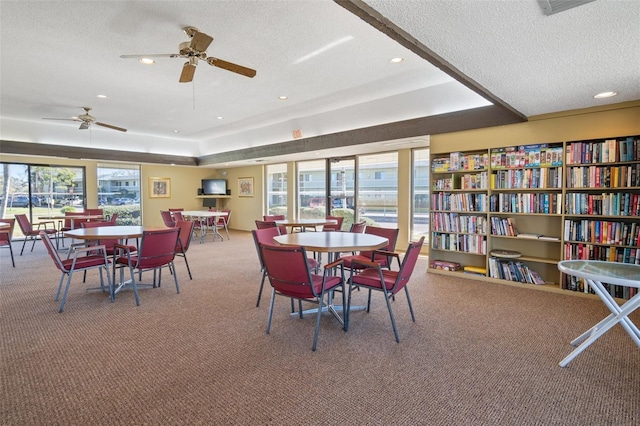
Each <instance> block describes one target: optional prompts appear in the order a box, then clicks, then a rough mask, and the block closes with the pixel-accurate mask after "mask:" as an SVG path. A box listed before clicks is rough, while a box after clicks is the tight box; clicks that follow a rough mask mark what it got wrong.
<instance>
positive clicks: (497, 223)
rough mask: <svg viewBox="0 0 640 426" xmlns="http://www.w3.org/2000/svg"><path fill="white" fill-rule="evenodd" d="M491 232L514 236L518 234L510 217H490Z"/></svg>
mask: <svg viewBox="0 0 640 426" xmlns="http://www.w3.org/2000/svg"><path fill="white" fill-rule="evenodd" d="M490 220H491V234H492V235H504V236H508V237H515V236H516V235H518V228H516V224H515V220H514V219H513V218H510V217H497V216H492V217H491V219H490Z"/></svg>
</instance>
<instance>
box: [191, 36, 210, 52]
mask: <svg viewBox="0 0 640 426" xmlns="http://www.w3.org/2000/svg"><path fill="white" fill-rule="evenodd" d="M212 41H213V37H211V36H210V35H207V34H205V33H201V32H196V33H195V34H194V35H193V38H192V39H191V48H192V49H193V50H196V51H198V52H204V51H206V50H207V48H208V47H209V45H210V44H211V42H212Z"/></svg>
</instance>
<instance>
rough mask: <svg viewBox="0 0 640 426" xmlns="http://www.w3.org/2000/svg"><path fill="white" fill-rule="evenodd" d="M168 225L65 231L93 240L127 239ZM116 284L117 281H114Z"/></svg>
mask: <svg viewBox="0 0 640 426" xmlns="http://www.w3.org/2000/svg"><path fill="white" fill-rule="evenodd" d="M165 229H167V228H166V227H162V226H146V225H118V226H98V227H95V228H76V229H72V230H70V231H65V232H64V236H65V237H69V238H73V239H78V240H85V241H87V240H88V241H92V240H108V239H116V240H120V241H123V240H127V239H129V238H136V239H138V238H141V237H142V235H143V234H144V231H160V230H165ZM128 283H129V281H122V282H121V283H119V284H118V286H117V287H116V289H115V290H114V294H116V293H118V292H119V291H120V290H122V289H124V288H125V287H126V285H127V284H128ZM114 284H115V283H114ZM148 287H153V286H152V285H149V286H147V285H143V284H139V285H138V288H148ZM88 290H99V288H96V289H88Z"/></svg>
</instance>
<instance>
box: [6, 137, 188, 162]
mask: <svg viewBox="0 0 640 426" xmlns="http://www.w3.org/2000/svg"><path fill="white" fill-rule="evenodd" d="M0 154H16V155H29V156H45V157H61V158H78V159H87V160H89V159H90V160H104V161H117V162H127V163H152V164H175V165H178V166H197V165H198V159H197V158H196V157H185V156H180V155H165V154H150V153H146V152H132V151H116V150H110V149H96V148H81V147H76V146H63V145H49V144H39V143H31V142H16V141H6V140H1V141H0Z"/></svg>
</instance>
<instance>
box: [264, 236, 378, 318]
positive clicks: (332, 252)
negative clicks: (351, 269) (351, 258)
mask: <svg viewBox="0 0 640 426" xmlns="http://www.w3.org/2000/svg"><path fill="white" fill-rule="evenodd" d="M273 240H274V242H275V243H276V244H280V245H283V246H302V247H304V248H305V249H306V250H307V251H313V252H316V253H318V262H319V263H322V259H321V255H322V253H327V257H328V261H329V263H331V262H332V261H333V260H335V259H337V257H338V256H339V255H340V253H344V252H353V251H363V250H364V251H369V250H377V249H380V248H383V247H386V246H387V244H389V240H388V239H386V238H384V237H379V236H377V235H371V234H361V233H355V232H328V231H319V232H294V233H291V234H284V235H278V236H276V237H273ZM329 305H330V307H323V308H322V312H325V311H327V310H329V311H330V310H331V309H333V310H335V311H340V310H341V309H342V306H335V305H333V301H332V299H330V300H329ZM364 309H366V306H354V305H352V306H351V307H350V310H349V311H350V312H351V311H361V310H364ZM317 312H318V308H312V309H307V310H305V311H302V313H303V314H311V313H317ZM295 315H298V313H295V312H293V313H291V316H295Z"/></svg>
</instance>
